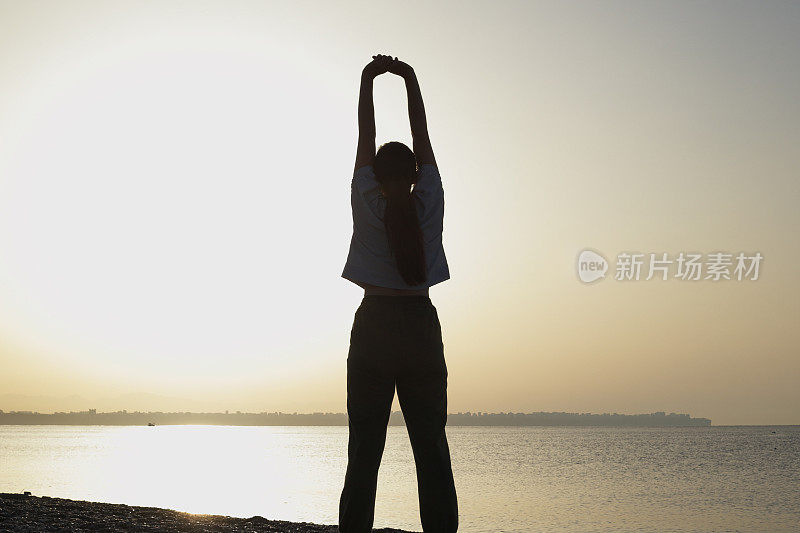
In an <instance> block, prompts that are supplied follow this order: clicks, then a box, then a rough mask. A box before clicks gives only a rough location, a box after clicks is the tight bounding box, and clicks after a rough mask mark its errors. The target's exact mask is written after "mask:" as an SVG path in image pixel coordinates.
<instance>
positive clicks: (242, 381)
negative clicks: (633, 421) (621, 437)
mask: <svg viewBox="0 0 800 533" xmlns="http://www.w3.org/2000/svg"><path fill="white" fill-rule="evenodd" d="M377 53H384V54H390V55H393V56H397V57H398V58H400V59H402V60H404V61H406V62H407V63H409V64H410V65H412V66H413V67H414V69H415V71H416V73H417V77H418V79H419V81H420V86H421V88H422V93H423V97H424V99H425V106H426V110H427V114H428V127H429V132H430V137H431V141H432V144H433V148H434V152H435V154H436V160H437V163H438V166H439V170H440V173H441V176H442V181H443V187H444V190H445V205H446V208H445V220H444V228H445V229H444V233H443V243H444V248H445V253H446V256H447V259H448V263H449V267H450V273H451V279H450V280H447V281H445V282H443V283H441V284H438V285H436V286H434V287H432V288H431V290H430V295H431V300H432V302H433V303H434V305H435V306H436V308H437V311H438V315H439V319H440V321H441V324H442V335H443V342H444V345H445V359H446V363H447V368H448V411H449V412H451V413H455V412H462V411H472V412H478V411H482V412H509V411H510V412H532V411H567V412H594V413H602V412H609V413H613V412H617V413H649V412H655V411H665V412H667V413H669V412H676V413H690V414H691V415H693V416H698V417H706V418H710V419H711V420H712V422H713V423H714V424H715V425H717V424H800V407H798V406H800V387H798V386H797V384H798V382H799V381H800V351H799V350H798V346H800V328H798V326H799V325H800V298H799V297H800V282H798V276H797V266H798V264H800V244H798V242H799V241H798V239H797V237H796V232H797V229H798V228H799V227H800V211H799V210H798V209H797V207H796V204H797V201H798V199H800V186H799V185H798V168H800V165H798V162H799V161H798V152H797V150H796V147H797V146H798V143H799V142H800V101H799V100H798V98H797V94H800V63H798V61H797V58H798V57H800V5H798V4H797V3H788V2H786V3H782V2H769V3H754V2H730V1H726V2H703V3H699V2H669V3H667V2H603V3H594V2H578V3H569V4H566V3H558V2H460V3H458V4H455V3H453V4H451V3H427V2H419V3H409V4H403V6H402V8H401V7H399V6H398V5H397V4H395V3H389V2H374V1H372V2H359V3H355V2H353V3H347V4H338V3H326V2H280V3H278V2H244V1H233V2H113V3H112V2H88V1H80V2H79V1H75V2H69V3H66V2H21V1H20V2H11V1H0V409H5V410H12V409H37V410H42V411H53V410H62V409H65V410H66V409H84V408H89V407H99V408H101V409H108V410H111V409H129V410H133V409H153V410H159V409H160V410H215V411H219V410H225V409H230V410H238V409H240V410H243V411H259V412H260V411H270V412H272V411H284V412H314V411H325V412H344V411H345V410H346V380H345V379H346V357H347V350H348V343H349V335H350V328H351V326H352V321H353V314H354V312H355V310H356V308H357V307H358V305H359V303H360V300H361V298H362V296H363V290H362V289H360V288H359V287H357V286H356V285H354V284H352V283H351V282H349V281H347V280H344V279H343V278H341V277H340V274H341V271H342V268H343V266H344V262H345V260H346V257H347V250H348V245H349V242H350V237H351V232H352V219H351V213H350V179H351V177H352V169H353V163H354V160H355V150H356V139H357V115H356V106H357V99H358V87H359V77H360V73H361V69H362V68H363V66H364V65H365V64H366V63H367V62H368V61H369V60H370V59H371V56H372V55H375V54H377ZM375 114H376V124H377V142H378V145H380V144H381V143H383V142H387V141H390V140H399V141H401V142H405V143H406V144H408V145H409V146H410V145H411V135H410V130H409V126H408V117H407V108H406V99H405V89H404V86H403V82H402V80H401V79H400V78H398V77H395V76H392V75H390V74H387V75H383V76H380V77H378V78H377V79H376V80H375ZM584 249H591V250H594V251H597V252H599V253H600V254H601V255H602V256H603V257H605V258H606V259H607V260H608V262H609V265H610V266H609V271H608V273H607V274H606V277H605V278H603V279H599V280H597V281H595V282H592V283H584V282H582V281H581V280H580V279H579V277H578V275H577V271H576V264H577V261H576V258H577V256H578V254H579V253H580V252H581V251H582V250H584ZM681 252H684V253H690V252H692V253H698V254H703V255H706V254H712V253H717V252H724V253H730V254H733V255H734V256H735V255H736V254H738V253H739V252H744V253H745V254H746V255H748V256H750V255H754V254H755V253H756V252H758V253H760V254H761V256H762V257H763V260H762V262H761V263H760V270H759V275H758V279H756V280H752V279H746V278H745V279H743V280H736V279H735V278H733V279H731V280H725V279H720V280H719V281H714V280H713V279H700V280H697V281H691V280H684V279H680V278H677V277H675V270H672V271H671V274H670V275H671V277H670V278H669V279H667V280H662V279H660V278H659V277H656V278H654V279H651V280H645V279H644V277H645V276H644V275H643V276H642V278H641V279H639V280H635V279H621V280H620V279H615V276H614V270H615V264H616V263H617V259H618V254H621V253H643V254H650V253H654V254H657V256H658V257H661V254H663V253H667V254H668V257H669V258H671V259H675V258H676V257H677V256H678V255H679V254H680V253H681ZM645 257H649V255H646V256H645ZM645 266H646V265H645ZM673 268H674V265H673ZM704 274H705V272H704ZM398 409H399V404H398V403H397V400H396V399H395V403H394V406H393V410H398Z"/></svg>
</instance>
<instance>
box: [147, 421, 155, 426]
mask: <svg viewBox="0 0 800 533" xmlns="http://www.w3.org/2000/svg"><path fill="white" fill-rule="evenodd" d="M147 425H148V426H155V424H153V423H152V422H148V423H147Z"/></svg>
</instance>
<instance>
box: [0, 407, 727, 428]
mask: <svg viewBox="0 0 800 533" xmlns="http://www.w3.org/2000/svg"><path fill="white" fill-rule="evenodd" d="M13 424H19V425H79V426H82V425H88V426H146V425H148V424H155V425H186V424H200V425H222V426H346V425H347V414H345V413H280V412H275V413H267V412H263V413H242V412H239V411H237V412H235V413H227V412H225V413H190V412H185V413H165V412H160V411H149V412H141V411H132V412H128V411H115V412H108V413H98V412H97V411H96V410H95V409H90V410H88V411H71V412H62V413H37V412H33V411H10V412H3V411H0V425H13ZM389 425H390V426H403V425H405V421H404V419H403V413H402V411H394V412H392V413H391V415H390V417H389ZM447 425H448V426H631V427H683V426H710V425H711V420H709V419H708V418H692V417H691V416H689V415H688V414H676V413H669V414H666V413H664V412H657V413H649V414H637V415H624V414H618V413H613V414H609V413H604V414H592V413H558V412H556V413H545V412H538V413H483V412H478V413H470V412H466V413H451V414H448V415H447Z"/></svg>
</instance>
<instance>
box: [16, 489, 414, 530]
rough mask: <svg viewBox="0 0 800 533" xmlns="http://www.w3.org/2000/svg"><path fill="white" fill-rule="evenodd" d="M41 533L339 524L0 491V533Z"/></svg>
mask: <svg viewBox="0 0 800 533" xmlns="http://www.w3.org/2000/svg"><path fill="white" fill-rule="evenodd" d="M7 531H8V532H15V533H16V532H20V533H21V532H38V531H61V532H67V531H70V532H71V531H137V532H138V531H143V532H152V531H159V532H176V531H177V532H183V531H185V532H193V533H205V532H209V533H210V532H215V533H216V532H228V531H249V532H282V533H283V532H285V533H289V532H291V533H336V532H338V531H339V528H338V527H337V526H332V525H322V524H311V523H307V522H300V523H298V522H285V521H281V520H268V519H266V518H263V517H261V516H253V517H251V518H235V517H230V516H218V515H202V514H191V513H183V512H180V511H173V510H170V509H161V508H158V507H137V506H131V505H124V504H113V503H96V502H87V501H77V500H67V499H64V498H49V497H47V496H42V497H38V496H33V495H26V494H9V493H0V532H7ZM373 531H378V532H382V533H410V532H408V531H404V530H401V529H391V528H384V529H376V530H373Z"/></svg>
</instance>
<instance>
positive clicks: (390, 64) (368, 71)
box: [363, 54, 414, 78]
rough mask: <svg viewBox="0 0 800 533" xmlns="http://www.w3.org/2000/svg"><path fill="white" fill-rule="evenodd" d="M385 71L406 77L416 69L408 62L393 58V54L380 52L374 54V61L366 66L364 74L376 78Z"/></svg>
mask: <svg viewBox="0 0 800 533" xmlns="http://www.w3.org/2000/svg"><path fill="white" fill-rule="evenodd" d="M385 72H391V73H392V74H397V75H398V76H400V77H402V78H405V77H406V76H408V75H409V74H411V73H412V72H414V69H412V68H411V66H410V65H409V64H408V63H404V62H402V61H400V60H399V59H397V58H396V57H395V58H392V56H387V55H383V54H378V55H376V56H372V61H370V62H369V63H368V64H367V66H365V67H364V71H363V74H364V76H368V77H370V78H375V77H376V76H380V75H381V74H383V73H385Z"/></svg>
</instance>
